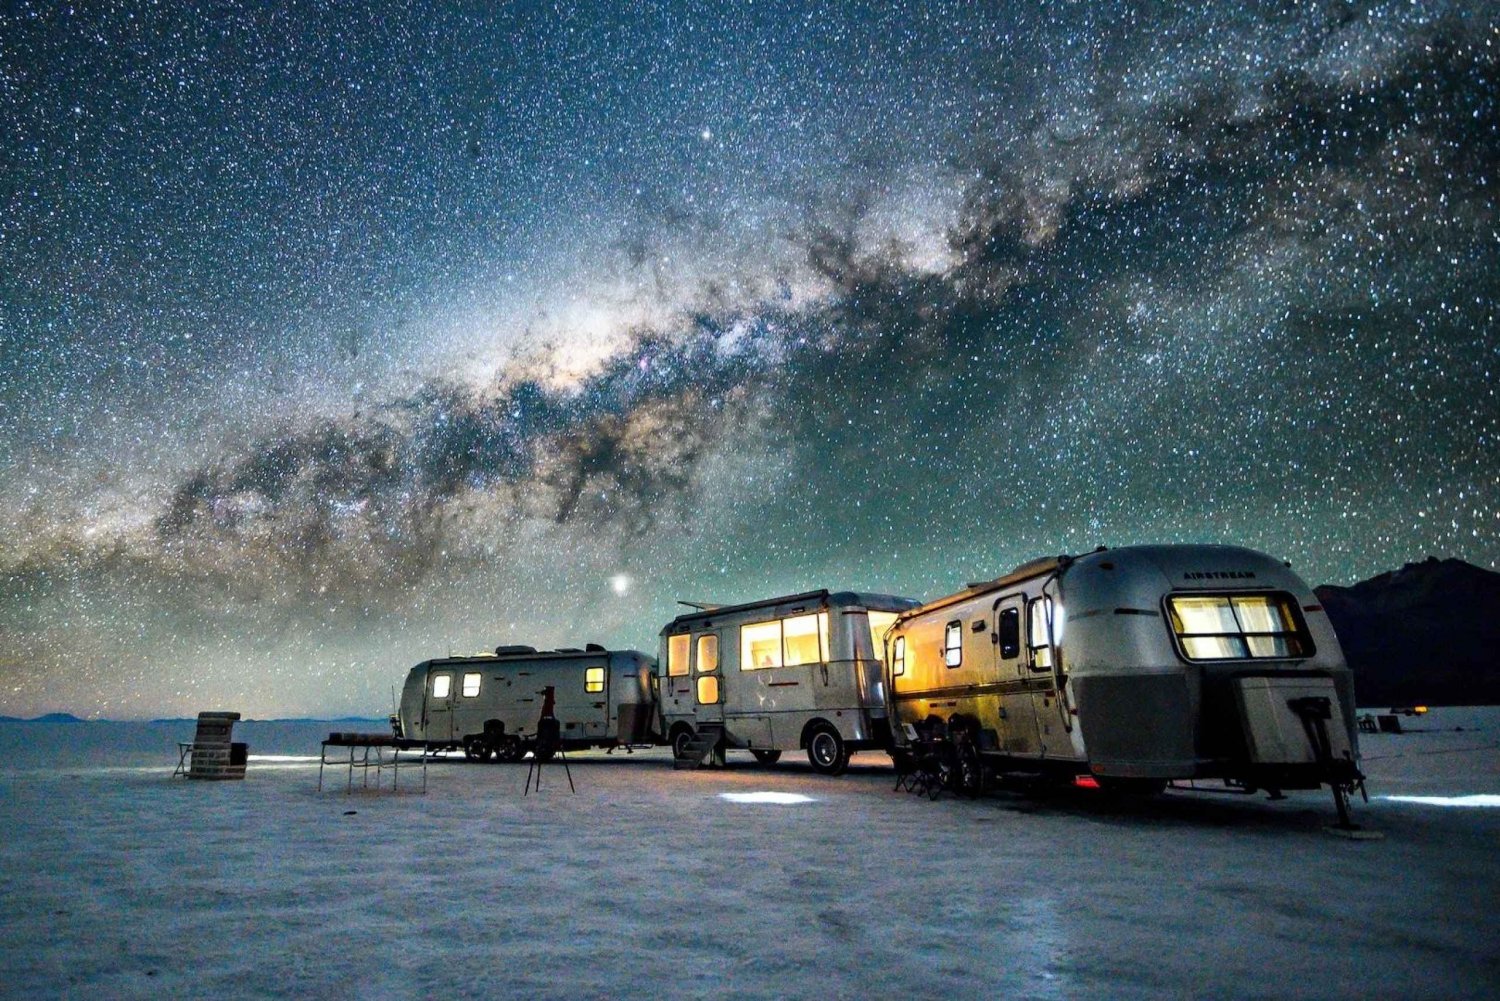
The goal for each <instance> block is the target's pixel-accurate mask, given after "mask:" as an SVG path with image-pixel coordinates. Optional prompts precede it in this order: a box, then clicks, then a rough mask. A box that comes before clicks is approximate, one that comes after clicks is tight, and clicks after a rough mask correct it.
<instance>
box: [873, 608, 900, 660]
mask: <svg viewBox="0 0 1500 1001" xmlns="http://www.w3.org/2000/svg"><path fill="white" fill-rule="evenodd" d="M869 616H870V648H871V649H872V650H874V651H875V659H876V660H878V661H880V662H881V663H882V664H883V663H885V634H886V633H888V632H890V631H891V626H892V625H893V624H894V623H895V621H896V613H895V612H870V613H869Z"/></svg>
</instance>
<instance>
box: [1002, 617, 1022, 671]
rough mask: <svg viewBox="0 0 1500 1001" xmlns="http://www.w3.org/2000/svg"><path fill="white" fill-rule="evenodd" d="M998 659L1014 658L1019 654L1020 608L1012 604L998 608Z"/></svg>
mask: <svg viewBox="0 0 1500 1001" xmlns="http://www.w3.org/2000/svg"><path fill="white" fill-rule="evenodd" d="M999 631H1000V659H1001V660H1014V659H1015V658H1016V657H1019V656H1020V655H1021V610H1020V609H1019V608H1017V607H1016V606H1014V605H1012V606H1010V607H1009V608H1002V609H1000V630H999Z"/></svg>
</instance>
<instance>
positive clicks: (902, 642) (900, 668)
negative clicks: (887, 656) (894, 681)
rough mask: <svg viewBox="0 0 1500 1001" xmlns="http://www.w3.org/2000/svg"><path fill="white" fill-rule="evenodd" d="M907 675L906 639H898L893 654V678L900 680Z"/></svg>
mask: <svg viewBox="0 0 1500 1001" xmlns="http://www.w3.org/2000/svg"><path fill="white" fill-rule="evenodd" d="M905 673H906V637H905V636H897V637H896V649H895V650H894V651H892V653H891V677H893V678H899V677H900V676H901V675H903V674H905Z"/></svg>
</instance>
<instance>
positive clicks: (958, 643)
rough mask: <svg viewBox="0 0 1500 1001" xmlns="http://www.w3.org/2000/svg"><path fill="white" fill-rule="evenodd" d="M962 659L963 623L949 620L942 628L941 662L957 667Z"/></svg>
mask: <svg viewBox="0 0 1500 1001" xmlns="http://www.w3.org/2000/svg"><path fill="white" fill-rule="evenodd" d="M963 660H964V624H963V623H962V622H950V623H948V625H947V627H946V628H944V629H943V663H944V664H947V665H948V666H949V667H957V666H958V665H959V664H962V663H963Z"/></svg>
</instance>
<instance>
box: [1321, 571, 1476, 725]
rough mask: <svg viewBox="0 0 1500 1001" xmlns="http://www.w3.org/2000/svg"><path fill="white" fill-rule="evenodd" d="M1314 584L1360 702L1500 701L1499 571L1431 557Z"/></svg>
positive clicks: (1374, 704) (1376, 704)
mask: <svg viewBox="0 0 1500 1001" xmlns="http://www.w3.org/2000/svg"><path fill="white" fill-rule="evenodd" d="M1314 590H1315V591H1316V592H1317V595H1318V600H1319V601H1321V602H1322V603H1323V607H1324V608H1325V609H1326V610H1327V612H1328V618H1329V620H1330V621H1331V622H1332V623H1333V628H1334V631H1335V632H1336V633H1338V637H1339V643H1340V644H1341V645H1342V646H1343V648H1344V656H1345V657H1347V658H1348V660H1349V666H1350V668H1351V669H1352V670H1353V671H1354V694H1355V699H1356V701H1357V702H1358V703H1359V704H1360V705H1361V706H1369V707H1372V708H1376V707H1382V706H1412V705H1439V706H1444V705H1447V706H1474V705H1500V574H1497V573H1493V572H1491V571H1489V570H1484V569H1482V568H1480V567H1476V566H1473V565H1471V564H1468V563H1465V562H1463V561H1462V560H1452V559H1449V560H1440V559H1437V558H1436V557H1428V558H1427V559H1426V560H1425V561H1423V562H1421V563H1408V564H1406V566H1404V567H1402V568H1401V569H1400V570H1392V571H1390V572H1389V573H1383V574H1381V575H1379V576H1378V577H1372V578H1370V579H1369V580H1366V581H1361V582H1360V583H1358V584H1355V585H1354V586H1352V587H1338V586H1336V585H1332V584H1324V585H1323V586H1321V587H1318V588H1315V589H1314Z"/></svg>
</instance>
